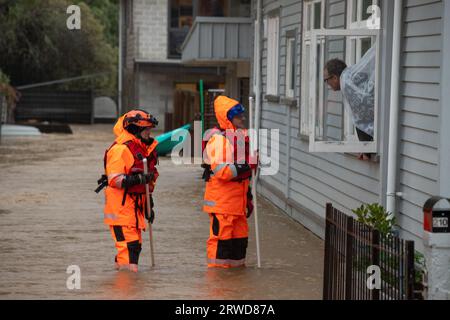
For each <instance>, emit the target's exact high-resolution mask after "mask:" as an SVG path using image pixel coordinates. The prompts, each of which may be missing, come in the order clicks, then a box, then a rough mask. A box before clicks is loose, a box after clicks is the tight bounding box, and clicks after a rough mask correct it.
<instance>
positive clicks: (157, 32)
mask: <svg viewBox="0 0 450 320" xmlns="http://www.w3.org/2000/svg"><path fill="white" fill-rule="evenodd" d="M133 1H134V17H133V19H134V32H135V35H136V41H137V53H136V58H137V59H145V60H151V61H164V60H167V41H168V38H167V32H168V31H167V24H168V1H167V0H133Z"/></svg>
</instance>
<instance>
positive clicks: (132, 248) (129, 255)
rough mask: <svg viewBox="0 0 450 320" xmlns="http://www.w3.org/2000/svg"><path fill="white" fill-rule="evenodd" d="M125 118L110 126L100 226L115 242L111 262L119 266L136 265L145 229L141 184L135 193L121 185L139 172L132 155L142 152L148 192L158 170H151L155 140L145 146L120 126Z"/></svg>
mask: <svg viewBox="0 0 450 320" xmlns="http://www.w3.org/2000/svg"><path fill="white" fill-rule="evenodd" d="M127 115H128V114H126V115H124V116H122V117H121V118H119V120H118V121H117V123H116V125H115V126H114V133H115V135H116V139H115V141H114V144H113V145H112V146H111V147H110V149H108V150H107V152H106V154H105V171H106V176H107V179H108V185H107V188H106V190H105V198H106V199H105V208H104V223H105V224H106V225H109V226H110V229H111V234H112V236H113V239H114V241H115V243H116V248H117V251H118V254H117V255H116V257H115V261H116V263H117V264H118V265H119V266H122V265H129V264H136V265H137V264H138V260H139V254H140V252H141V250H142V237H141V230H144V231H145V229H146V228H147V224H146V223H147V222H146V219H145V218H146V217H145V215H146V207H147V206H146V197H145V193H142V189H143V190H145V185H141V186H136V187H135V188H141V189H139V190H138V191H139V192H141V193H137V192H135V190H134V189H130V190H129V189H126V188H124V187H123V185H122V182H123V180H124V179H125V178H126V177H128V176H132V175H133V174H135V172H136V171H139V172H142V170H143V165H142V162H141V163H140V168H139V164H138V162H139V161H140V160H138V159H137V157H136V153H137V154H138V156H139V155H140V153H143V154H142V156H143V157H147V161H148V167H149V172H153V174H154V175H153V181H151V182H149V190H150V192H152V191H153V189H154V184H155V181H156V179H157V177H158V171H157V169H156V168H155V165H156V163H157V154H156V151H155V148H156V145H157V141H156V140H154V141H153V142H152V143H151V144H150V145H146V144H145V143H143V142H142V141H141V140H140V139H138V138H137V137H136V136H135V135H133V134H131V133H130V132H128V131H127V130H125V128H124V126H123V123H124V118H126V116H127ZM133 115H134V113H133ZM139 152H140V153H139ZM136 169H137V170H136ZM136 190H137V189H136ZM152 205H153V204H152ZM148 214H149V213H147V215H148Z"/></svg>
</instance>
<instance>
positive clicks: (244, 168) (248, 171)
mask: <svg viewBox="0 0 450 320" xmlns="http://www.w3.org/2000/svg"><path fill="white" fill-rule="evenodd" d="M234 166H235V167H236V172H237V176H236V177H235V178H233V179H232V181H242V180H245V179H248V178H250V177H251V176H252V168H250V166H249V165H248V163H244V164H237V163H235V164H234Z"/></svg>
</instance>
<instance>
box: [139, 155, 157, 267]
mask: <svg viewBox="0 0 450 320" xmlns="http://www.w3.org/2000/svg"><path fill="white" fill-rule="evenodd" d="M142 161H143V162H144V174H145V175H146V174H148V167H147V158H144V159H143V160H142ZM145 202H146V203H147V212H148V214H149V217H150V215H151V212H152V208H151V206H150V191H149V190H148V184H147V183H146V184H145ZM148 234H149V236H150V254H151V258H152V267H154V266H155V256H154V254H153V252H154V249H153V230H152V224H151V222H150V221H149V222H148Z"/></svg>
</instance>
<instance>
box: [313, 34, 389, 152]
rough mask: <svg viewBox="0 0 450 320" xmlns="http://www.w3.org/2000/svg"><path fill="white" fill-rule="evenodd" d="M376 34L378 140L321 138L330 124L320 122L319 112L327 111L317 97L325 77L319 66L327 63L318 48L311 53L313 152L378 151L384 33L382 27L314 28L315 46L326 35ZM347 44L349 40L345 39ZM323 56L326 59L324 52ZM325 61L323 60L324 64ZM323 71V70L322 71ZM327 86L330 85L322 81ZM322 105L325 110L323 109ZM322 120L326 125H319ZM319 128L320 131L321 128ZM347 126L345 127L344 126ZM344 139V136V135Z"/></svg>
mask: <svg viewBox="0 0 450 320" xmlns="http://www.w3.org/2000/svg"><path fill="white" fill-rule="evenodd" d="M333 36H338V37H339V36H340V37H346V38H347V37H374V39H375V41H374V44H373V45H375V46H376V49H375V50H376V62H375V69H376V70H375V88H374V95H375V96H374V136H373V137H374V141H355V140H351V141H346V140H343V141H335V140H330V141H324V140H323V139H322V140H321V139H318V134H320V133H321V132H323V131H324V130H323V129H324V128H323V126H326V125H327V124H326V121H317V120H318V119H317V112H318V111H319V114H323V113H324V112H325V111H324V110H323V109H324V106H325V102H324V104H321V105H320V106H319V104H320V103H318V102H320V100H321V99H320V97H318V96H317V92H318V91H317V85H318V84H317V79H322V74H317V72H318V70H317V68H316V67H313V66H317V65H318V63H320V64H324V63H325V61H319V59H318V56H317V51H316V50H311V55H310V66H311V68H310V70H311V71H310V79H309V80H310V81H309V84H310V88H309V106H308V107H309V151H310V152H330V153H331V152H334V153H378V117H379V115H378V110H379V69H380V67H379V65H380V64H379V60H380V36H379V30H372V29H345V30H341V29H336V30H335V29H322V30H313V31H311V48H317V44H318V43H319V42H321V41H323V39H324V38H326V37H333ZM345 43H347V41H345ZM321 59H325V56H324V55H321ZM322 62H323V63H322ZM320 72H322V70H320ZM320 85H326V84H320ZM319 108H322V110H319ZM317 123H319V124H320V125H321V126H322V128H317ZM317 129H318V130H317ZM343 129H344V128H343ZM341 139H342V137H341Z"/></svg>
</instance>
